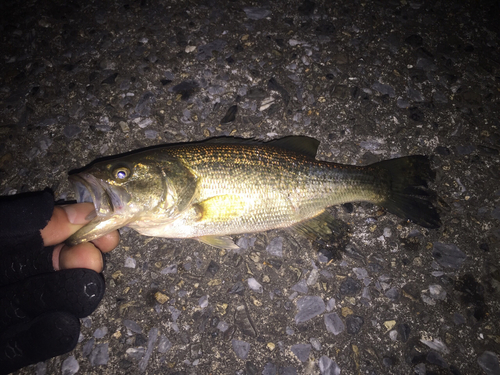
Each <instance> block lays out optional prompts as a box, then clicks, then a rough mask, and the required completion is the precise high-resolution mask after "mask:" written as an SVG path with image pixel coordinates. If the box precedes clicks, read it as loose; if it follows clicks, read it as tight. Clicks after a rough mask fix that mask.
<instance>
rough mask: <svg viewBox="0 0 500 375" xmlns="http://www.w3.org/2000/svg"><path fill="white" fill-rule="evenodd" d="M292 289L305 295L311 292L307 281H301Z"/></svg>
mask: <svg viewBox="0 0 500 375" xmlns="http://www.w3.org/2000/svg"><path fill="white" fill-rule="evenodd" d="M290 289H291V290H293V291H295V292H298V293H303V294H307V292H308V291H309V288H308V287H307V283H306V280H300V281H299V282H298V283H297V284H295V285H294V286H292V287H291V288H290Z"/></svg>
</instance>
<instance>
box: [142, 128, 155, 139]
mask: <svg viewBox="0 0 500 375" xmlns="http://www.w3.org/2000/svg"><path fill="white" fill-rule="evenodd" d="M144 135H145V136H146V138H148V139H156V138H157V137H158V132H157V131H156V130H152V129H147V130H145V131H144Z"/></svg>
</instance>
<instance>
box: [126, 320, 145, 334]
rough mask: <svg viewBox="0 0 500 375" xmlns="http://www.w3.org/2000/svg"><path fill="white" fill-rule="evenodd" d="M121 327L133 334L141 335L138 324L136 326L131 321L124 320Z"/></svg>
mask: <svg viewBox="0 0 500 375" xmlns="http://www.w3.org/2000/svg"><path fill="white" fill-rule="evenodd" d="M123 325H124V326H125V327H126V328H128V329H130V330H131V331H132V332H134V333H142V328H141V326H140V325H139V324H137V323H136V322H134V321H133V320H129V319H124V320H123Z"/></svg>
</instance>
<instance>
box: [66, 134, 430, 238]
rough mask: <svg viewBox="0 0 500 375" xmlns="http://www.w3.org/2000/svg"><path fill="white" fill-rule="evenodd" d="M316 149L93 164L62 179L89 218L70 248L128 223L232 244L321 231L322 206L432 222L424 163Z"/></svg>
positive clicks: (155, 152) (308, 144)
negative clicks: (371, 160) (88, 209)
mask: <svg viewBox="0 0 500 375" xmlns="http://www.w3.org/2000/svg"><path fill="white" fill-rule="evenodd" d="M318 145H319V142H318V141H316V140H314V139H312V138H308V137H300V136H297V137H296V136H293V137H286V138H283V139H279V140H275V141H271V142H267V143H257V142H252V141H240V140H235V139H231V138H223V139H215V140H212V141H209V142H202V143H191V144H181V145H173V146H165V147H161V148H155V149H150V150H147V151H142V152H139V153H134V154H131V155H128V156H124V157H120V158H116V159H111V160H107V161H102V162H99V163H96V164H94V165H93V166H91V167H90V168H89V169H88V170H86V171H84V172H81V173H79V174H76V175H73V176H70V180H71V181H72V182H73V183H74V185H75V186H76V191H77V195H78V201H85V200H89V199H88V198H90V200H92V201H93V202H94V205H95V206H96V213H97V215H96V217H95V218H94V219H93V220H92V222H90V223H89V224H87V225H86V226H85V227H83V228H82V229H80V230H79V231H78V232H77V233H75V234H74V235H73V236H72V237H71V238H70V239H69V242H70V243H72V244H75V243H79V242H83V241H89V240H92V239H94V238H96V237H99V236H102V235H103V234H105V233H107V232H110V231H111V230H114V229H117V228H120V227H122V226H125V225H127V226H129V227H131V228H133V229H135V230H137V231H138V232H139V233H141V234H144V235H149V236H157V237H168V238H197V239H199V240H201V241H203V242H206V243H209V244H210V245H213V246H216V247H221V248H233V247H236V245H234V243H233V242H232V240H231V239H230V238H229V237H228V236H229V235H232V234H242V233H255V232H261V231H266V230H270V229H276V228H289V227H296V228H298V229H300V230H301V231H302V232H303V233H312V232H317V234H319V235H321V234H322V232H325V234H328V232H329V231H331V228H329V226H328V222H329V221H330V219H329V217H328V215H329V214H327V213H325V209H326V208H327V207H329V206H333V205H338V204H342V203H347V202H358V201H365V202H371V203H374V204H377V205H380V206H383V207H385V208H386V209H387V210H388V211H390V212H392V213H394V214H396V215H398V216H400V217H402V218H404V219H409V220H412V221H414V222H415V223H417V224H419V225H422V226H424V227H428V228H436V227H438V226H439V215H438V213H437V211H436V209H435V206H434V203H435V194H433V193H432V192H431V191H430V190H429V189H428V188H427V181H428V180H432V179H433V177H434V173H433V171H432V170H431V168H430V163H429V160H428V158H427V157H425V156H408V157H403V158H398V159H392V160H386V161H382V162H379V163H375V164H372V165H369V166H365V167H360V166H352V165H343V164H336V163H330V162H326V161H318V160H316V159H315V156H316V150H317V147H318ZM86 198H87V199H86Z"/></svg>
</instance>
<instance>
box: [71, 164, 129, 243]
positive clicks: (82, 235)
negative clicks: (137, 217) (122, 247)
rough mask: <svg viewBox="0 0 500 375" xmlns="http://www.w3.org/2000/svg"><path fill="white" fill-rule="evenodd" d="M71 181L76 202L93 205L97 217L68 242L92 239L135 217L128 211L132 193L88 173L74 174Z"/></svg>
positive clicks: (123, 224) (125, 223) (121, 225)
mask: <svg viewBox="0 0 500 375" xmlns="http://www.w3.org/2000/svg"><path fill="white" fill-rule="evenodd" d="M69 180H70V182H71V184H72V185H73V187H74V190H75V194H76V200H77V202H78V203H82V202H91V203H92V204H94V208H95V213H96V216H95V217H94V218H93V219H92V220H91V221H90V222H89V223H87V224H86V225H85V226H83V227H82V228H80V229H79V230H78V231H77V232H75V233H74V234H73V235H72V236H71V237H69V238H68V239H67V240H66V243H67V244H68V245H76V244H79V243H82V242H86V241H92V240H94V239H96V238H98V237H101V236H103V235H105V234H107V233H109V232H112V231H113V230H115V229H118V228H121V227H123V226H125V225H127V224H128V223H130V222H131V221H133V220H134V215H133V214H131V213H130V212H128V210H127V203H128V201H129V200H130V195H129V194H128V193H127V192H126V191H125V190H124V189H121V188H119V187H113V186H109V185H107V184H106V183H104V182H103V181H102V180H100V179H99V178H97V177H95V176H93V175H92V174H91V173H88V172H82V173H79V174H76V175H72V176H70V177H69Z"/></svg>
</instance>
